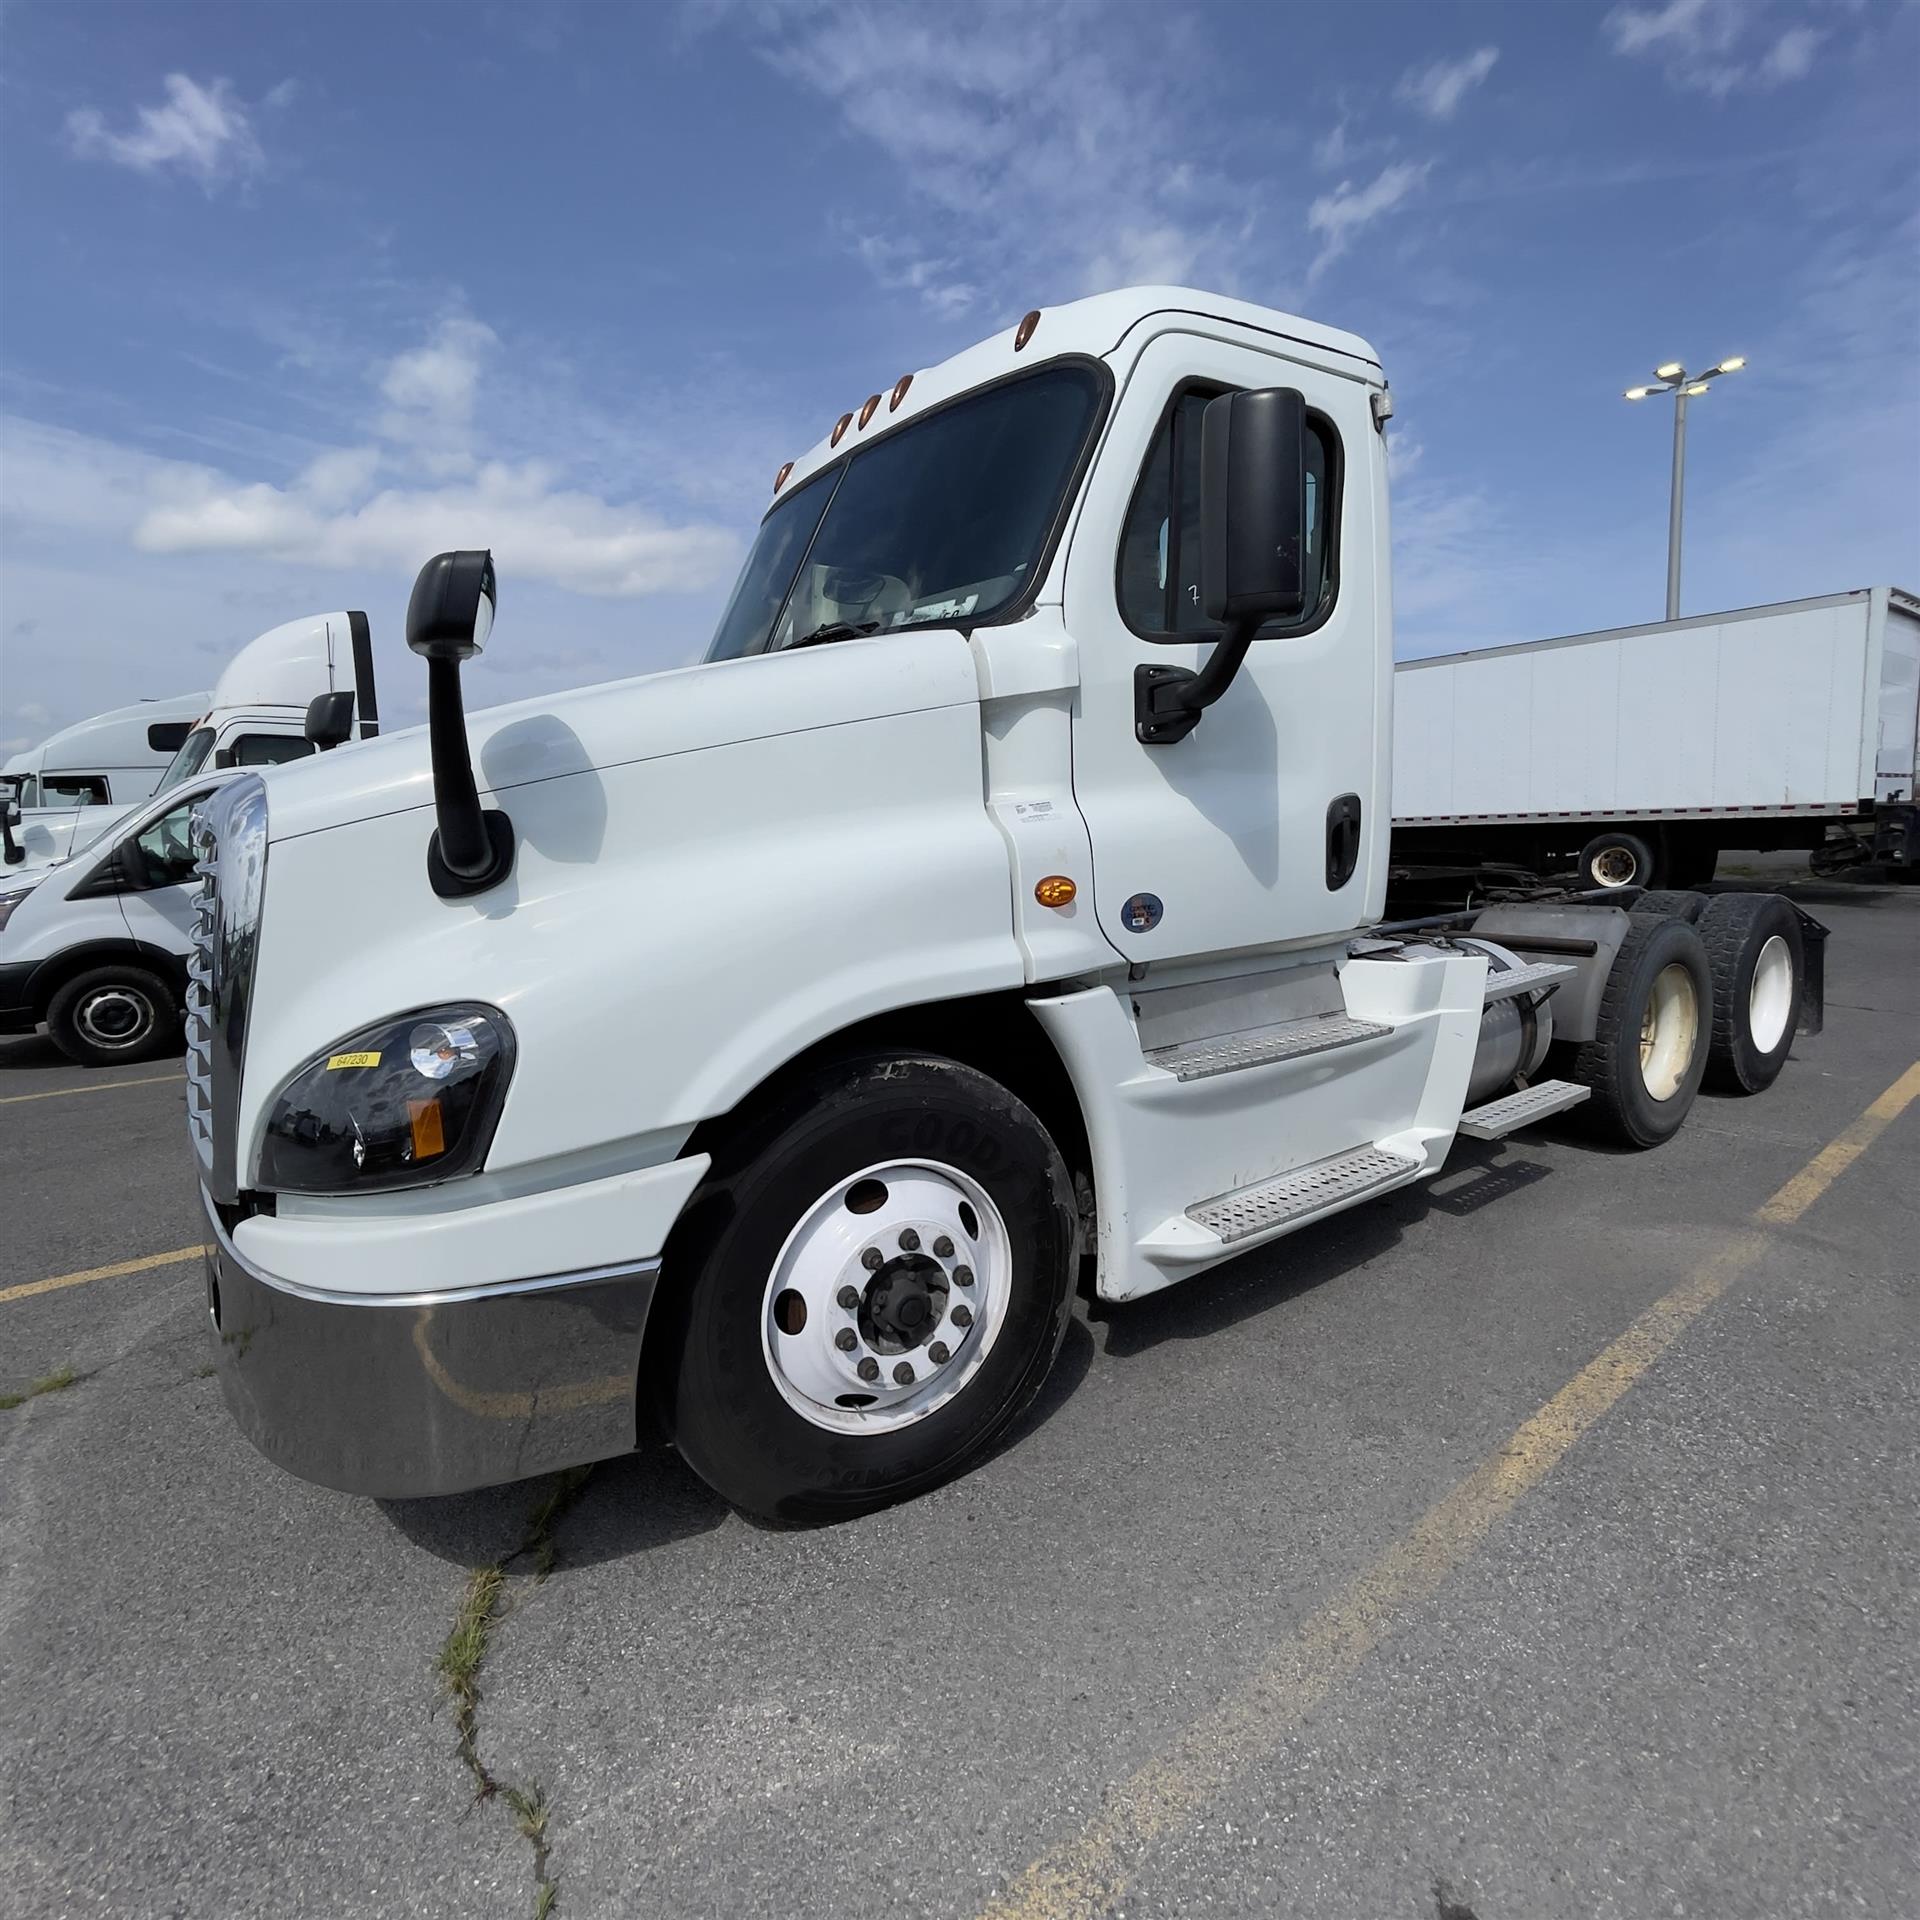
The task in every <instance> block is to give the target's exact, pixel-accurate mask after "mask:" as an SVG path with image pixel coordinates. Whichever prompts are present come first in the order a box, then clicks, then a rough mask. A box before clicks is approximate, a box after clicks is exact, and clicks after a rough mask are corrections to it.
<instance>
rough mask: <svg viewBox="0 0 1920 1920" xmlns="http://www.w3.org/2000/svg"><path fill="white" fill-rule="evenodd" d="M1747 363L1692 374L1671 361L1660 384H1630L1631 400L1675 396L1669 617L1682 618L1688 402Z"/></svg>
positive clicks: (1659, 375) (1657, 373)
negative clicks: (1723, 375) (1656, 395)
mask: <svg viewBox="0 0 1920 1920" xmlns="http://www.w3.org/2000/svg"><path fill="white" fill-rule="evenodd" d="M1746 364H1747V362H1746V358H1745V356H1744V355H1742V354H1737V353H1736V354H1735V355H1733V357H1732V358H1731V359H1728V360H1722V361H1721V362H1720V364H1719V365H1718V366H1717V367H1709V368H1708V369H1707V370H1706V372H1705V373H1702V374H1699V375H1695V374H1691V373H1689V372H1688V371H1687V370H1686V368H1685V367H1683V366H1682V365H1681V364H1680V362H1679V361H1678V360H1669V361H1668V362H1667V363H1666V365H1665V366H1660V367H1655V368H1654V370H1653V377H1654V380H1655V382H1656V383H1657V384H1655V385H1654V386H1651V387H1629V388H1628V389H1627V398H1628V399H1629V400H1646V399H1649V398H1651V397H1652V396H1653V395H1654V394H1656V393H1670V394H1672V395H1673V496H1672V499H1671V501H1670V502H1669V504H1668V507H1667V618H1668V619H1669V620H1678V619H1679V618H1680V520H1681V515H1682V512H1683V509H1684V506H1685V502H1686V493H1687V402H1688V401H1689V400H1697V399H1699V397H1700V396H1701V395H1702V394H1703V393H1705V392H1706V390H1707V386H1708V383H1709V382H1710V381H1714V380H1717V379H1719V377H1720V376H1721V375H1722V374H1723V373H1738V372H1739V371H1740V369H1741V368H1742V367H1744V366H1745V365H1746Z"/></svg>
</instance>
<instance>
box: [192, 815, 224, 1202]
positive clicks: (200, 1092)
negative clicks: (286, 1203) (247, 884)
mask: <svg viewBox="0 0 1920 1920" xmlns="http://www.w3.org/2000/svg"><path fill="white" fill-rule="evenodd" d="M190 831H191V832H192V835H193V852H194V861H195V867H194V870H195V871H196V872H197V873H198V874H199V876H200V892H199V894H198V896H197V897H196V898H195V900H194V903H193V926H192V928H191V929H190V935H191V938H192V941H193V945H192V947H191V948H190V949H189V950H188V953H187V1133H188V1136H189V1137H190V1138H191V1139H192V1141H193V1151H194V1155H195V1157H196V1158H197V1159H198V1160H199V1162H200V1172H201V1174H202V1176H203V1177H205V1178H208V1179H211V1178H212V1175H213V939H214V934H213V927H214V921H215V919H216V918H217V915H218V902H217V900H216V897H215V894H216V887H217V881H216V878H215V874H216V869H217V865H218V861H217V855H218V852H219V842H218V839H217V837H216V835H215V832H214V827H213V822H212V821H211V820H210V819H208V817H207V809H206V807H205V805H204V804H203V805H201V806H198V807H195V808H194V810H193V825H192V828H191V829H190Z"/></svg>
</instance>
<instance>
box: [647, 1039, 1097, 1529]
mask: <svg viewBox="0 0 1920 1920" xmlns="http://www.w3.org/2000/svg"><path fill="white" fill-rule="evenodd" d="M1077 1241H1078V1221H1077V1212H1076V1208H1075V1205H1074V1197H1073V1185H1072V1182H1071V1180H1070V1179H1069V1177H1068V1174H1067V1168H1066V1164H1065V1162H1064V1161H1063V1160H1062V1159H1061V1157H1060V1154H1059V1151H1058V1149H1057V1148H1056V1147H1055V1146H1054V1144H1053V1141H1052V1139H1051V1138H1050V1137H1049V1136H1048V1134H1047V1132H1046V1129H1045V1128H1044V1127H1043V1126H1042V1125H1041V1124H1040V1121H1039V1120H1038V1118H1036V1116H1035V1115H1034V1114H1033V1112H1032V1110H1031V1109H1030V1108H1028V1107H1027V1106H1026V1105H1025V1104H1024V1103H1023V1102H1021V1101H1020V1100H1018V1099H1016V1098H1015V1097H1014V1096H1013V1095H1012V1094H1011V1093H1009V1092H1008V1091H1007V1090H1006V1089H1005V1088H1004V1087H1002V1086H1000V1085H999V1084H998V1083H997V1082H995V1081H993V1080H990V1079H988V1078H987V1077H986V1076H985V1075H984V1074H981V1073H977V1072H975V1071H974V1070H973V1069H972V1068H971V1067H967V1066H963V1065H961V1064H960V1063H959V1062H957V1061H953V1060H947V1059H942V1058H938V1057H934V1056H922V1057H913V1058H901V1057H899V1056H884V1057H882V1056H873V1055H868V1056H864V1057H862V1058H858V1059H853V1060H849V1061H845V1062H841V1063H839V1064H837V1065H835V1066H832V1067H828V1068H823V1069H820V1070H818V1071H817V1072H815V1073H813V1074H810V1075H808V1076H806V1077H805V1078H804V1079H802V1080H799V1081H797V1082H795V1083H793V1084H791V1085H789V1086H788V1087H787V1088H786V1089H785V1091H784V1092H783V1093H782V1094H781V1095H780V1096H778V1097H776V1098H775V1099H774V1100H773V1101H772V1102H770V1103H769V1104H768V1105H767V1106H766V1107H765V1108H763V1109H761V1110H760V1111H759V1112H757V1113H756V1114H755V1115H753V1116H752V1117H751V1118H750V1119H749V1120H748V1121H747V1123H746V1124H745V1125H744V1126H743V1127H742V1128H740V1129H739V1130H738V1131H737V1132H736V1134H735V1135H734V1137H733V1138H732V1139H731V1140H730V1141H728V1142H727V1143H725V1144H724V1145H723V1147H722V1148H721V1150H720V1153H719V1154H718V1155H717V1156H716V1171H715V1176H714V1178H713V1179H712V1181H711V1182H710V1183H709V1186H708V1187H707V1189H706V1190H705V1191H703V1193H702V1194H701V1195H700V1196H698V1197H697V1198H696V1199H695V1201H694V1203H693V1205H692V1206H691V1207H690V1208H689V1210H688V1217H687V1229H686V1232H685V1233H684V1234H682V1235H680V1236H677V1237H676V1241H675V1243H674V1244H673V1245H672V1246H670V1248H669V1252H668V1263H667V1272H668V1275H669V1279H668V1282H667V1284H668V1285H669V1286H677V1289H684V1292H683V1293H681V1295H680V1300H681V1317H680V1326H679V1330H678V1331H679V1338H678V1342H677V1351H676V1354H675V1357H674V1361H673V1366H672V1378H671V1380H670V1382H669V1388H668V1391H669V1405H670V1415H669V1417H670V1420H671V1424H672V1430H673V1436H674V1439H675V1441H676V1442H677V1444H678V1445H679V1448H680V1451H681V1453H682V1455H683V1456H684V1457H685V1458H686V1460H687V1463H688V1464H689V1465H690V1466H691V1467H692V1468H693V1470H694V1471H695V1472H696V1473H697V1474H699V1475H700V1477H701V1478H702V1479H703V1480H705V1481H706V1482H707V1484H708V1485H709V1486H711V1487H712V1488H713V1489H714V1490H715V1491H716V1492H718V1493H719V1494H721V1495H722V1496H723V1497H724V1498H726V1499H728V1500H730V1501H732V1502H733V1504H734V1505H735V1506H737V1507H740V1508H742V1509H743V1510H745V1511H746V1512H748V1513H751V1514H756V1515H758V1516H760V1517H761V1518H763V1519H767V1520H773V1521H781V1522H812V1521H824V1520H838V1519H844V1518H848V1517H851V1516H852V1515H854V1514H859V1513H865V1512H869V1511H871V1510H872V1509H874V1508H876V1507H882V1506H886V1505H888V1504H889V1503H891V1502H893V1501H895V1500H900V1499H904V1498H906V1497H907V1496H909V1495H911V1494H915V1493H920V1492H923V1491H925V1490H927V1489H928V1488H931V1487H934V1486H937V1485H939V1484H940V1483H941V1482H942V1481H944V1480H948V1479H951V1478H952V1477H953V1476H954V1475H955V1474H958V1473H960V1472H962V1471H964V1470H965V1469H966V1468H967V1467H968V1466H969V1465H970V1464H972V1462H974V1461H975V1460H977V1459H978V1458H979V1457H980V1455H981V1454H982V1453H984V1452H985V1451H986V1449H987V1448H988V1447H990V1446H991V1445H992V1444H993V1442H994V1441H995V1440H996V1439H997V1438H998V1437H999V1436H1000V1435H1001V1434H1002V1433H1003V1432H1004V1431H1005V1430H1006V1428H1007V1427H1008V1425H1009V1424H1010V1423H1011V1422H1012V1421H1013V1420H1014V1419H1015V1418H1016V1416H1017V1415H1018V1414H1019V1413H1020V1411H1021V1409H1022V1408H1024V1407H1025V1406H1026V1405H1027V1403H1028V1402H1029V1401H1031V1400H1032V1398H1033V1396H1034V1394H1035V1393H1037V1392H1038V1391H1039V1388H1040V1384H1041V1382H1042V1381H1043V1380H1044V1379H1045V1378H1046V1375H1047V1371H1048V1369H1049V1368H1050V1367H1051V1366H1052V1364H1053V1360H1054V1356H1055V1355H1056V1354H1057V1353H1058V1351H1059V1349H1060V1342H1061V1340H1062V1339H1063V1338H1064V1337H1065V1334H1066V1328H1067V1320H1068V1316H1069V1312H1070V1309H1071V1305H1072V1283H1073V1276H1074V1271H1075V1265H1076V1257H1077V1251H1078V1248H1077ZM676 1276H677V1280H676Z"/></svg>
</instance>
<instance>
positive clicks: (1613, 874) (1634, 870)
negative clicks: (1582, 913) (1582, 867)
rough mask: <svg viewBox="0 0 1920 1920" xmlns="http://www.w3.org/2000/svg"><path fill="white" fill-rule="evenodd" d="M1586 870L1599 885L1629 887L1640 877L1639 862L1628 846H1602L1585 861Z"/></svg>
mask: <svg viewBox="0 0 1920 1920" xmlns="http://www.w3.org/2000/svg"><path fill="white" fill-rule="evenodd" d="M1587 871H1588V872H1589V873H1590V874H1591V875H1592V876H1593V878H1594V881H1595V883H1596V884H1597V885H1599V886H1603V887H1630V886H1632V885H1633V883H1634V881H1635V880H1637V879H1638V878H1639V877H1640V862H1639V861H1638V860H1636V859H1635V858H1634V857H1633V850H1632V849H1631V848H1629V847H1602V848H1601V849H1600V851H1599V852H1598V853H1596V854H1595V855H1594V856H1593V858H1592V859H1591V860H1589V861H1588V862H1587Z"/></svg>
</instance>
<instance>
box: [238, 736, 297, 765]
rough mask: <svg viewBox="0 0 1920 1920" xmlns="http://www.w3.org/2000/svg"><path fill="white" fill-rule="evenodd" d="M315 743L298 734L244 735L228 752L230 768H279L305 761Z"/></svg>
mask: <svg viewBox="0 0 1920 1920" xmlns="http://www.w3.org/2000/svg"><path fill="white" fill-rule="evenodd" d="M312 751H313V742H312V741H311V740H309V739H307V738H305V737H304V736H303V735H301V734H297V733H243V734H242V735H241V736H240V738H239V739H238V740H236V741H235V742H234V743H233V745H232V747H231V748H230V749H229V750H228V758H227V765H228V766H230V767H277V766H280V765H282V764H283V763H284V762H286V761H288V760H304V759H305V758H306V757H307V755H308V754H310V753H311V752H312Z"/></svg>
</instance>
